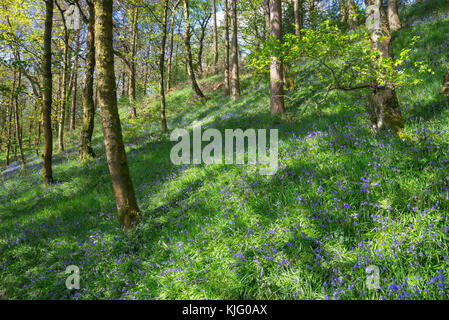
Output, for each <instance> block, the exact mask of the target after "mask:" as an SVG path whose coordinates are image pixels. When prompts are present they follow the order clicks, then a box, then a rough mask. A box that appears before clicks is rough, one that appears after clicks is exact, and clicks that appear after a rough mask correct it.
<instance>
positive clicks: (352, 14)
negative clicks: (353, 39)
mask: <svg viewBox="0 0 449 320" xmlns="http://www.w3.org/2000/svg"><path fill="white" fill-rule="evenodd" d="M346 6H347V8H348V23H349V28H350V29H351V30H354V29H355V28H356V27H357V25H358V19H357V5H356V3H355V2H354V0H347V3H346Z"/></svg>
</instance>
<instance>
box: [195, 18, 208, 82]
mask: <svg viewBox="0 0 449 320" xmlns="http://www.w3.org/2000/svg"><path fill="white" fill-rule="evenodd" d="M210 17H211V15H210V14H208V15H207V16H206V17H205V18H204V19H203V20H202V21H201V22H200V27H201V35H200V39H199V40H200V43H199V49H198V71H199V74H200V75H202V73H203V48H204V37H205V36H206V28H207V24H208V23H209V20H210Z"/></svg>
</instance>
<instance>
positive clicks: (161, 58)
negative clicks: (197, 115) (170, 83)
mask: <svg viewBox="0 0 449 320" xmlns="http://www.w3.org/2000/svg"><path fill="white" fill-rule="evenodd" d="M167 11H168V0H165V2H164V13H163V16H162V39H161V51H160V53H159V95H160V97H161V125H162V131H163V132H166V131H167V120H166V119H165V86H164V67H165V42H166V41H167Z"/></svg>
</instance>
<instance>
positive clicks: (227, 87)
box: [223, 0, 231, 95]
mask: <svg viewBox="0 0 449 320" xmlns="http://www.w3.org/2000/svg"><path fill="white" fill-rule="evenodd" d="M223 6H224V7H223V10H224V33H225V59H224V77H225V91H226V95H229V94H230V93H231V70H230V65H229V7H228V0H224V4H223Z"/></svg>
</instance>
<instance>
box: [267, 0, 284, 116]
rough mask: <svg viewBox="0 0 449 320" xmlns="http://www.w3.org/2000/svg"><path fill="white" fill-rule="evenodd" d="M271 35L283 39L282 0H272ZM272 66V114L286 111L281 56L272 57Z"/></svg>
mask: <svg viewBox="0 0 449 320" xmlns="http://www.w3.org/2000/svg"><path fill="white" fill-rule="evenodd" d="M270 17H271V35H272V36H273V37H275V38H276V39H277V40H279V41H282V7H281V0H271V7H270ZM271 59H272V61H273V62H272V64H271V67H270V105H271V114H272V115H274V114H278V113H284V84H283V82H282V79H283V75H282V73H283V67H282V61H280V59H279V57H277V56H273V57H271Z"/></svg>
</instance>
